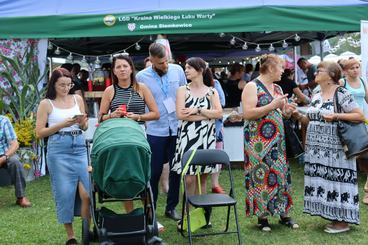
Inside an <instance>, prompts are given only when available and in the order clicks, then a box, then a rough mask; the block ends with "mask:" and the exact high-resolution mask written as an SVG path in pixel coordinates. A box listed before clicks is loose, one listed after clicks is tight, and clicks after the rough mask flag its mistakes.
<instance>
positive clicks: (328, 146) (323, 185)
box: [304, 88, 359, 224]
mask: <svg viewBox="0 0 368 245" xmlns="http://www.w3.org/2000/svg"><path fill="white" fill-rule="evenodd" d="M338 101H339V102H340V104H341V108H342V110H343V111H344V112H350V111H352V110H353V109H355V108H358V105H357V104H356V103H355V101H354V100H353V97H352V96H351V94H350V93H349V92H348V91H347V90H346V89H344V88H340V89H339V92H338ZM333 112H334V103H333V100H327V101H323V99H322V97H321V93H320V92H319V93H317V94H316V95H315V96H314V97H313V99H312V104H311V107H310V108H309V110H308V112H307V115H308V118H309V125H308V128H307V138H306V145H305V168H304V212H305V213H309V214H311V215H317V216H321V217H323V218H326V219H329V220H338V221H345V222H348V223H353V224H359V201H358V199H359V198H358V184H357V169H356V162H355V158H352V159H347V158H346V156H345V153H344V149H343V147H342V145H341V142H340V139H339V137H338V136H337V125H336V123H331V122H326V121H325V120H324V119H323V117H322V115H325V114H330V113H333Z"/></svg>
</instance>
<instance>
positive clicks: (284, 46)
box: [282, 40, 289, 48]
mask: <svg viewBox="0 0 368 245" xmlns="http://www.w3.org/2000/svg"><path fill="white" fill-rule="evenodd" d="M288 46H289V44H288V43H287V42H286V41H285V40H284V41H283V42H282V47H283V48H287V47H288Z"/></svg>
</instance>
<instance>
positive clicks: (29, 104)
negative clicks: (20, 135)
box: [0, 45, 46, 121]
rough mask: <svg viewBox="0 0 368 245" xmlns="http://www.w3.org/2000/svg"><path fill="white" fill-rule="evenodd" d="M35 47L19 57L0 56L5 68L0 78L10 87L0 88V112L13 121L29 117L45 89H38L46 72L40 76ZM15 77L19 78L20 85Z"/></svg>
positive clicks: (0, 72) (31, 46) (32, 46)
mask: <svg viewBox="0 0 368 245" xmlns="http://www.w3.org/2000/svg"><path fill="white" fill-rule="evenodd" d="M35 46H36V45H30V47H29V48H28V49H26V51H25V52H24V54H23V55H22V56H20V57H14V58H9V57H6V56H4V55H2V54H0V60H1V61H2V63H3V65H4V68H5V69H4V70H3V71H0V76H1V77H4V78H5V79H6V80H8V82H9V85H10V88H4V87H1V86H0V96H1V98H3V99H2V100H0V111H1V112H2V114H5V113H9V114H10V115H11V117H12V118H13V119H14V120H15V121H17V120H21V121H22V120H24V119H26V118H27V117H30V116H31V114H32V112H34V111H35V109H36V107H37V105H38V103H39V102H40V100H41V99H42V97H43V94H44V92H45V89H41V90H39V89H38V87H39V85H40V83H41V82H42V80H43V78H44V77H45V75H46V71H44V72H43V73H42V75H40V70H39V66H38V62H37V59H36V58H35V57H37V56H36V55H35V53H36V47H35ZM15 75H17V76H18V77H19V79H20V83H19V82H17V79H15ZM4 97H5V98H6V99H7V100H9V101H10V103H9V104H8V103H6V102H5V101H4Z"/></svg>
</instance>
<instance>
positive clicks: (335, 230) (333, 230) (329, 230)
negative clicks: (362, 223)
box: [324, 226, 350, 234]
mask: <svg viewBox="0 0 368 245" xmlns="http://www.w3.org/2000/svg"><path fill="white" fill-rule="evenodd" d="M324 231H325V232H326V233H329V234H337V233H342V232H347V231H350V227H349V226H347V227H345V228H341V229H337V228H334V227H331V226H327V227H326V229H324Z"/></svg>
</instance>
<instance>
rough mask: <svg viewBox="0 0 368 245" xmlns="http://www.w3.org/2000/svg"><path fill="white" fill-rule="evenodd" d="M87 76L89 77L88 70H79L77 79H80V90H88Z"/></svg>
mask: <svg viewBox="0 0 368 245" xmlns="http://www.w3.org/2000/svg"><path fill="white" fill-rule="evenodd" d="M88 78H89V72H88V71H87V70H84V69H82V70H81V71H80V72H79V80H80V81H81V86H82V90H83V91H84V92H85V91H88Z"/></svg>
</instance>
